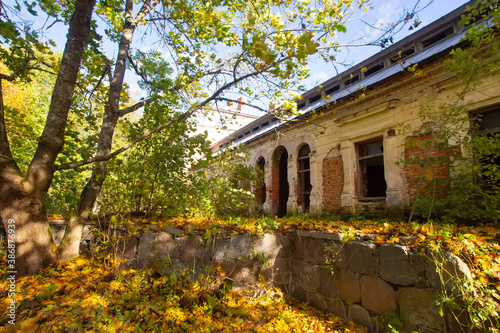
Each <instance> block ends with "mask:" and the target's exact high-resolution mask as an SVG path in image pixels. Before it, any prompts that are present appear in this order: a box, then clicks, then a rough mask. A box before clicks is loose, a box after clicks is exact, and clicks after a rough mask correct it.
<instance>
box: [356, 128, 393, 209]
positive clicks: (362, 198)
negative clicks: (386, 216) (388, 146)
mask: <svg viewBox="0 0 500 333" xmlns="http://www.w3.org/2000/svg"><path fill="white" fill-rule="evenodd" d="M375 142H380V143H381V144H382V152H381V153H378V154H373V155H368V156H361V149H360V148H361V147H362V146H363V145H366V144H370V143H375ZM355 148H356V170H357V189H356V190H357V197H358V200H360V201H382V200H386V198H387V194H386V195H384V196H377V197H369V196H364V195H363V194H364V192H365V191H364V189H363V186H364V184H363V172H362V170H363V167H362V163H363V162H364V161H368V160H373V159H378V158H380V157H382V166H383V167H384V182H385V191H386V192H387V181H386V179H385V161H384V137H377V138H373V139H370V140H366V141H361V142H357V143H356V145H355Z"/></svg>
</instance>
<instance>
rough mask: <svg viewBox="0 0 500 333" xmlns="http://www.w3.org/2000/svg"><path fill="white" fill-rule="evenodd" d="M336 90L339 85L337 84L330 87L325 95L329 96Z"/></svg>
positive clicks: (338, 88)
mask: <svg viewBox="0 0 500 333" xmlns="http://www.w3.org/2000/svg"><path fill="white" fill-rule="evenodd" d="M338 90H340V85H338V84H337V85H336V86H334V87H331V88H330V89H328V90H326V91H325V94H327V95H330V94H332V93H334V92H336V91H338Z"/></svg>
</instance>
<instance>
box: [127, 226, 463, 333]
mask: <svg viewBox="0 0 500 333" xmlns="http://www.w3.org/2000/svg"><path fill="white" fill-rule="evenodd" d="M157 231H158V232H155V231H152V230H150V231H147V232H145V233H144V234H142V235H140V236H133V237H131V238H129V239H128V240H126V241H123V242H122V243H121V244H120V246H121V248H122V250H123V252H122V255H123V257H124V258H126V259H128V261H127V264H126V265H127V266H131V267H134V268H136V269H145V268H149V267H153V266H154V267H156V268H157V269H158V270H159V271H160V272H162V273H172V272H174V273H175V272H180V271H182V270H183V269H185V268H188V269H189V270H191V271H192V272H193V276H197V274H198V273H201V272H203V271H204V270H208V269H209V268H210V267H211V266H212V265H213V264H214V263H219V264H220V265H221V266H222V268H223V269H224V271H225V272H226V274H227V276H228V277H229V278H230V279H232V280H233V281H234V282H233V288H248V287H252V286H255V284H256V282H257V281H258V278H259V276H263V277H265V278H266V279H267V280H268V281H271V282H272V283H273V284H274V285H276V286H278V287H280V288H281V289H282V290H284V291H285V292H286V293H288V294H290V295H291V296H293V297H294V298H296V299H298V300H300V301H304V302H309V303H310V304H311V305H313V306H315V307H316V308H319V309H321V310H325V311H328V312H331V313H332V314H334V315H337V316H339V317H342V318H344V319H347V320H353V321H355V322H357V323H360V324H362V325H365V326H366V327H367V328H368V329H369V331H370V332H388V331H390V329H388V328H387V324H388V323H390V322H392V323H393V326H394V323H397V322H400V323H402V326H399V327H396V328H397V329H398V330H399V331H400V332H412V331H417V332H419V333H425V332H443V333H448V332H461V331H462V330H461V328H460V327H459V326H458V323H456V322H455V321H454V320H453V318H454V317H453V315H452V314H451V313H449V312H446V311H445V315H444V316H441V315H440V314H439V310H438V307H437V305H436V300H437V299H438V297H439V290H440V288H441V282H440V279H439V275H438V274H437V273H436V267H435V265H434V261H433V260H431V259H430V257H431V256H430V253H427V254H426V253H419V252H414V251H410V250H409V248H407V247H406V246H402V245H392V244H382V245H377V244H375V243H374V242H373V239H374V237H375V236H374V235H363V236H357V239H356V240H354V241H351V242H346V243H343V242H342V234H334V233H326V232H314V231H303V230H297V231H293V232H288V233H280V232H274V233H266V234H264V235H261V236H256V235H250V234H244V235H233V236H230V237H229V238H217V237H212V238H210V239H208V240H203V239H202V238H201V237H200V236H198V235H188V236H184V235H183V232H182V231H181V230H180V229H176V228H172V227H167V228H166V229H165V230H163V231H159V230H157ZM440 257H441V258H440V259H441V260H443V262H444V266H443V267H444V268H445V270H446V271H447V272H448V273H449V274H447V275H446V276H445V279H449V278H450V276H460V277H467V278H470V276H471V273H470V271H469V269H468V267H467V266H466V265H465V264H464V263H463V262H462V261H461V260H460V259H459V258H458V257H456V256H454V255H453V254H451V253H448V252H445V251H443V252H441V255H440ZM446 288H447V289H449V290H452V288H453V286H452V284H451V282H448V283H447V285H446Z"/></svg>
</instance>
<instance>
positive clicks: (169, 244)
mask: <svg viewBox="0 0 500 333" xmlns="http://www.w3.org/2000/svg"><path fill="white" fill-rule="evenodd" d="M155 243H156V253H157V254H158V256H159V257H160V258H170V253H171V252H172V251H173V250H174V248H175V243H174V240H173V239H172V236H170V234H168V233H166V232H160V233H157V234H155Z"/></svg>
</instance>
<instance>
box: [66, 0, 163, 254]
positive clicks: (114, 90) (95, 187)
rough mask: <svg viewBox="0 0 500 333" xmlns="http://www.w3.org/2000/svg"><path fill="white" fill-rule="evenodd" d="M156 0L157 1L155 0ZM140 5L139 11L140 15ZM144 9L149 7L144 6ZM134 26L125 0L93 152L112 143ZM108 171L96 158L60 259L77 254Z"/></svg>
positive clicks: (130, 5)
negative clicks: (116, 53) (121, 22)
mask: <svg viewBox="0 0 500 333" xmlns="http://www.w3.org/2000/svg"><path fill="white" fill-rule="evenodd" d="M155 4H156V2H155ZM145 8H146V7H143V8H142V9H141V11H140V15H143V14H144V13H145V12H144V9H145ZM147 8H148V9H147V10H148V11H149V10H150V7H149V6H147ZM135 28H136V21H135V20H134V19H133V0H127V4H126V11H125V24H124V27H123V33H122V36H121V40H120V45H119V47H118V59H117V61H116V65H115V72H114V74H113V79H112V80H111V83H110V87H109V94H108V101H107V102H106V106H105V108H104V117H103V120H102V125H101V133H100V135H99V142H98V145H97V153H96V156H106V155H109V154H110V153H111V148H112V144H113V135H114V133H115V128H116V124H117V123H118V119H119V118H120V116H121V112H120V109H119V103H120V94H121V92H122V89H123V81H124V78H125V71H126V69H127V56H128V52H129V49H130V44H131V43H132V36H133V34H134V30H135ZM107 174H108V167H107V162H99V163H97V164H96V165H95V167H94V169H93V170H92V176H91V177H90V179H89V181H88V183H87V185H86V186H85V188H84V190H83V192H82V194H81V196H80V200H79V204H78V208H77V212H76V216H75V217H72V218H71V219H70V221H69V223H68V226H67V227H66V230H65V233H64V237H63V240H62V242H61V246H60V249H59V253H60V255H61V259H62V260H66V259H71V258H73V257H75V256H77V255H78V254H79V249H80V242H81V239H82V232H83V227H84V225H85V222H86V221H87V219H88V217H89V214H90V211H91V210H92V207H93V206H94V203H95V201H96V200H97V197H98V196H99V193H100V192H101V189H102V185H103V184H104V180H105V179H106V176H107Z"/></svg>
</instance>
